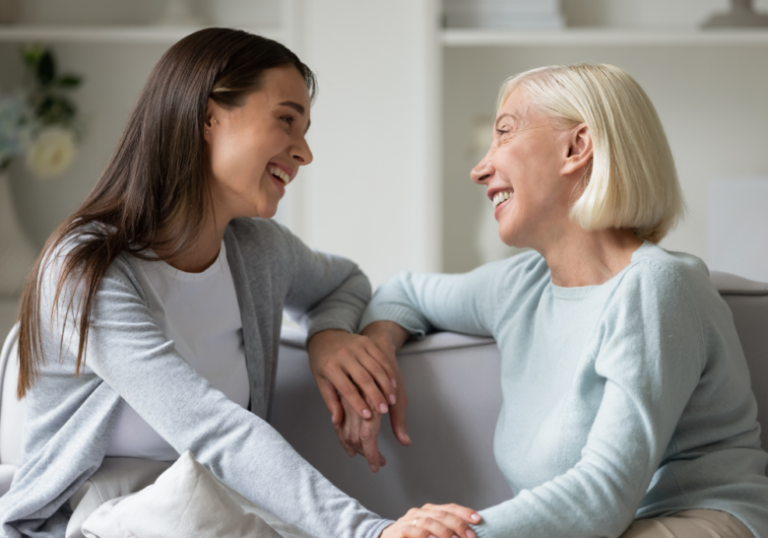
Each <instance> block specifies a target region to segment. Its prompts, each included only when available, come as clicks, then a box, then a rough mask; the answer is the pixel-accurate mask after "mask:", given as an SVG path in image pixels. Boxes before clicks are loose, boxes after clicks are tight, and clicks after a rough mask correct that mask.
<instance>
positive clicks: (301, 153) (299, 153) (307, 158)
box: [291, 136, 314, 166]
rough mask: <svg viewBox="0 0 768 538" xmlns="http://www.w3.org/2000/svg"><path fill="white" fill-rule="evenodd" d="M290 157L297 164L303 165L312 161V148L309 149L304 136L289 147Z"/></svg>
mask: <svg viewBox="0 0 768 538" xmlns="http://www.w3.org/2000/svg"><path fill="white" fill-rule="evenodd" d="M291 158H292V159H293V160H294V161H295V162H296V163H298V165H299V166H304V165H307V164H309V163H311V162H312V159H313V158H314V157H313V156H312V150H311V149H309V143H308V142H307V139H306V138H305V137H303V136H302V137H301V138H300V139H299V140H298V141H297V142H296V144H295V145H294V146H293V147H292V148H291Z"/></svg>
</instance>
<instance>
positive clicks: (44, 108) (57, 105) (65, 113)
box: [35, 95, 77, 125]
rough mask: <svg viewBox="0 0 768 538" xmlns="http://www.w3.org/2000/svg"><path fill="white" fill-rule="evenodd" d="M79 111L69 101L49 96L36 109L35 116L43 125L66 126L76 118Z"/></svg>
mask: <svg viewBox="0 0 768 538" xmlns="http://www.w3.org/2000/svg"><path fill="white" fill-rule="evenodd" d="M76 112H77V109H76V108H75V105H74V103H72V102H71V101H70V100H69V99H66V98H64V97H60V96H57V95H47V96H45V97H44V98H43V99H42V101H40V103H38V104H37V106H36V107H35V116H37V118H38V119H39V120H40V121H41V122H42V123H43V125H57V124H66V123H68V122H69V121H70V120H72V119H73V118H74V117H75V113H76Z"/></svg>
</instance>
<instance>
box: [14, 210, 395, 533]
mask: <svg viewBox="0 0 768 538" xmlns="http://www.w3.org/2000/svg"><path fill="white" fill-rule="evenodd" d="M224 241H225V244H226V247H227V259H228V261H229V265H230V268H231V271H232V277H233V279H234V282H235V288H236V291H237V295H238V302H239V307H240V313H241V316H242V321H243V339H244V347H245V357H246V364H247V369H248V377H249V381H250V395H251V412H249V411H247V410H245V409H243V408H241V407H239V406H238V405H237V404H234V403H233V402H231V401H229V400H228V399H227V398H226V397H225V396H224V395H223V394H222V393H221V392H219V391H217V390H215V389H212V388H211V387H210V386H209V385H208V382H207V381H206V380H205V379H204V378H202V377H201V376H199V375H198V374H197V373H196V372H195V371H194V370H193V369H192V368H191V367H190V366H189V365H188V364H187V363H186V362H185V361H184V360H183V359H182V357H181V356H180V355H179V354H178V353H177V352H176V350H175V348H174V344H173V342H172V341H169V340H167V339H166V338H165V336H164V334H163V333H162V331H161V330H160V329H159V328H158V327H157V325H156V323H155V321H154V318H153V316H152V313H151V312H150V310H149V308H148V303H147V298H146V295H145V293H144V291H143V289H142V287H141V285H140V284H139V281H138V280H137V278H136V275H135V274H134V273H133V271H132V270H131V267H130V265H129V264H128V263H127V262H126V260H125V258H124V257H123V256H122V255H121V256H118V258H117V259H116V260H115V261H114V262H113V263H112V265H111V266H110V267H109V269H108V271H107V273H106V275H105V276H104V279H103V280H102V282H101V284H100V286H99V289H98V291H97V295H96V299H95V302H94V304H93V309H92V311H91V328H90V335H89V338H88V350H87V357H86V363H85V371H84V372H83V373H81V374H80V375H79V376H77V377H76V376H75V375H74V371H75V358H76V356H77V344H78V335H77V334H76V333H73V330H72V323H71V322H70V323H69V324H68V326H67V328H66V332H64V334H63V331H64V329H63V328H62V323H61V320H60V319H59V320H56V319H54V320H53V324H51V320H50V316H49V315H48V313H50V312H51V306H52V300H53V286H54V285H55V282H56V277H57V275H58V267H59V265H58V264H59V263H60V260H61V254H60V253H59V255H58V256H54V257H53V261H52V262H50V263H48V265H47V266H46V269H45V271H44V284H43V293H42V301H41V323H42V332H43V335H44V337H43V354H44V356H45V358H46V360H45V365H44V367H43V368H42V370H41V374H40V376H39V377H38V379H37V381H36V383H35V384H34V385H33V387H32V389H31V390H30V391H29V392H28V395H27V438H26V439H25V440H24V454H23V465H22V467H21V469H19V471H18V472H17V473H16V476H15V477H14V481H13V485H12V486H11V489H10V491H9V492H8V493H7V494H6V495H4V496H3V497H0V532H2V534H3V536H7V537H11V538H17V537H20V536H32V537H63V536H64V532H65V529H66V525H67V521H68V519H69V516H70V514H71V509H70V506H69V503H68V500H69V498H70V497H71V496H72V495H73V494H74V493H75V492H76V491H77V490H78V489H79V488H80V486H81V485H82V484H83V483H84V482H85V481H86V480H87V479H88V478H89V477H90V476H91V475H92V474H93V473H94V472H95V471H96V470H97V469H98V467H99V465H100V464H101V461H102V459H103V457H104V454H105V452H106V449H107V446H108V443H109V439H110V436H111V434H112V430H113V428H114V426H115V423H116V419H117V417H118V413H119V411H120V406H121V405H122V403H123V401H127V402H128V403H129V404H130V405H131V406H132V407H133V408H134V409H135V410H136V411H137V412H138V413H139V414H140V415H141V416H142V418H143V419H144V420H146V421H147V422H148V423H149V424H150V426H152V427H153V428H154V429H155V430H156V431H157V432H158V433H159V434H160V435H161V436H162V437H163V438H164V439H165V440H166V441H168V443H169V444H170V445H171V446H173V448H174V449H176V450H177V451H178V452H179V453H183V452H185V451H187V450H189V451H191V452H192V453H193V454H194V455H195V457H196V458H197V459H198V460H199V461H200V462H201V463H203V464H204V465H205V466H206V467H208V469H210V470H211V472H213V474H214V475H215V476H217V477H218V478H219V479H220V480H222V481H223V482H224V483H226V484H227V485H229V486H230V487H232V488H233V489H235V490H236V491H238V492H239V493H240V494H242V495H243V496H245V497H246V498H248V499H250V500H251V501H252V502H254V503H256V504H257V505H259V506H261V507H263V508H265V509H266V510H268V511H270V512H272V513H274V514H275V515H276V516H278V517H280V518H281V519H283V520H285V521H286V522H288V523H291V524H293V525H296V526H297V527H299V528H301V529H303V530H304V531H306V532H307V533H309V534H311V535H313V536H318V537H327V536H333V537H338V538H347V537H348V538H353V537H354V538H376V537H377V536H378V535H379V534H380V533H381V531H382V530H383V529H384V527H386V526H387V525H388V524H390V523H391V521H388V520H384V519H381V518H379V517H378V516H376V515H375V514H373V513H371V512H369V511H367V510H366V509H365V508H363V507H362V506H361V505H360V504H359V503H358V502H357V501H355V500H354V499H351V498H350V497H348V496H347V495H345V494H344V493H342V492H341V491H340V490H338V489H337V488H336V487H334V486H333V485H332V484H331V483H330V482H328V481H327V480H326V479H325V478H323V476H322V475H320V473H318V472H317V471H316V470H315V469H314V468H313V467H312V466H311V465H309V464H308V463H307V462H306V461H304V459H302V458H301V456H299V455H298V454H297V453H296V452H295V451H294V450H293V449H292V448H291V446H290V445H289V444H288V443H287V442H286V441H285V440H284V439H283V438H282V437H281V436H280V435H279V434H278V433H277V432H276V431H275V430H274V429H273V428H272V427H271V426H270V425H269V424H268V423H267V422H266V420H267V418H268V417H269V408H270V402H271V400H272V390H273V387H274V381H275V373H276V365H277V353H278V343H279V337H280V326H281V320H282V312H283V308H285V309H287V310H288V311H289V312H291V313H295V314H297V315H300V316H301V321H302V322H303V323H304V324H305V325H306V327H307V329H308V333H309V334H310V335H312V334H314V333H316V332H318V331H321V330H324V329H329V328H338V329H344V330H347V331H350V332H354V331H355V329H356V327H357V323H358V320H359V318H360V315H361V314H362V311H363V309H364V308H365V305H366V303H367V301H368V299H369V298H370V285H369V283H368V280H367V278H366V277H365V275H363V274H362V272H361V271H360V270H359V269H358V268H357V266H355V265H354V264H353V263H352V262H350V261H348V260H345V259H343V258H339V257H334V256H329V255H326V254H321V253H318V252H315V251H313V250H310V249H309V248H307V247H306V246H305V245H304V244H303V243H302V242H301V241H300V240H298V239H297V238H296V237H295V236H293V235H292V234H291V233H290V232H289V231H288V230H286V229H285V228H283V227H281V226H279V225H278V224H276V223H275V222H273V221H268V220H262V219H236V220H234V221H232V222H231V223H230V225H229V226H228V227H227V230H226V233H225V235H224ZM66 248H67V247H66V246H65V247H64V249H66ZM74 297H75V300H77V298H78V297H79V295H78V294H77V293H75V295H74ZM62 304H63V303H62ZM63 311H64V310H63V308H62V312H63ZM201 315H205V314H204V313H201ZM62 334H63V336H64V339H63V344H64V347H63V352H62V355H61V360H57V358H58V354H59V345H60V342H61V337H62Z"/></svg>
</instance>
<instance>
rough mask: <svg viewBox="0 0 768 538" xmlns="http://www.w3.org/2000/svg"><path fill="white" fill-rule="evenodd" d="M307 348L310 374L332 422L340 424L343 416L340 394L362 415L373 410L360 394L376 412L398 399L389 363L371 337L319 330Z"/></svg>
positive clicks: (370, 413) (382, 410)
mask: <svg viewBox="0 0 768 538" xmlns="http://www.w3.org/2000/svg"><path fill="white" fill-rule="evenodd" d="M307 351H308V354H309V366H310V368H311V370H312V375H313V376H314V377H315V381H316V382H317V386H318V388H319V389H320V394H321V395H322V397H323V400H325V405H326V407H327V408H328V411H329V412H330V413H331V420H332V421H333V424H334V425H336V426H340V425H341V423H342V420H343V418H344V409H343V407H342V405H341V401H340V400H339V394H341V396H342V397H343V398H345V399H346V400H347V401H348V402H349V404H350V406H351V408H352V409H354V411H355V412H356V413H357V414H358V415H359V416H360V417H361V418H364V419H370V418H371V417H372V416H373V414H372V411H371V409H369V406H368V405H366V402H365V399H364V398H363V396H365V398H367V399H368V401H369V402H370V403H371V407H372V408H373V409H374V410H376V411H378V412H379V413H386V412H388V411H389V405H394V404H395V403H396V402H397V398H396V396H395V385H396V384H397V382H396V381H395V372H394V370H393V368H392V363H391V362H390V361H389V360H387V358H386V357H385V356H384V355H383V354H382V352H381V351H380V350H379V348H378V347H377V346H376V345H375V344H374V343H373V342H372V341H371V339H370V338H368V337H366V336H360V335H356V334H350V333H348V332H345V331H339V330H327V331H321V332H319V333H317V334H315V335H314V336H312V338H311V339H310V340H309V342H308V344H307ZM394 364H395V365H396V364H397V363H396V362H395V363H394ZM358 387H359V390H358ZM337 391H338V393H337ZM361 392H362V395H361Z"/></svg>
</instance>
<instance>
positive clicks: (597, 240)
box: [540, 229, 643, 288]
mask: <svg viewBox="0 0 768 538" xmlns="http://www.w3.org/2000/svg"><path fill="white" fill-rule="evenodd" d="M642 244H643V240H642V239H640V238H639V237H637V236H636V235H635V234H634V233H633V232H632V231H630V230H617V229H607V230H599V231H593V232H586V231H584V230H581V229H578V230H573V231H572V233H568V234H564V235H563V236H562V237H561V238H559V239H558V240H557V241H556V242H555V244H552V245H549V246H548V248H546V249H543V251H540V252H541V254H542V255H543V256H544V258H545V259H546V260H547V265H548V266H549V270H550V272H551V274H552V283H553V284H555V285H556V286H562V287H565V288H575V287H581V286H597V285H600V284H603V283H605V282H607V281H608V280H610V279H611V278H613V277H614V276H616V275H617V274H619V273H620V272H621V271H622V270H623V269H624V268H625V267H627V266H628V265H629V264H630V263H631V261H632V254H634V252H635V251H636V250H637V249H638V248H640V245H642Z"/></svg>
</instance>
